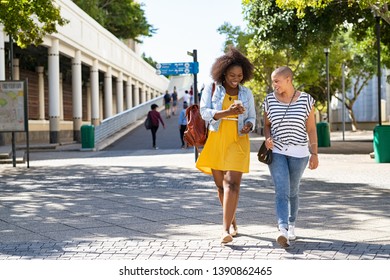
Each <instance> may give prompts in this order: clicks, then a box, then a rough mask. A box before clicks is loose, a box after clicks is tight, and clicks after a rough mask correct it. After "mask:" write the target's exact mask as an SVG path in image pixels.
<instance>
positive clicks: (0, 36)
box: [0, 26, 5, 81]
mask: <svg viewBox="0 0 390 280" xmlns="http://www.w3.org/2000/svg"><path fill="white" fill-rule="evenodd" d="M4 40H5V34H4V31H3V26H0V81H3V80H5V44H4Z"/></svg>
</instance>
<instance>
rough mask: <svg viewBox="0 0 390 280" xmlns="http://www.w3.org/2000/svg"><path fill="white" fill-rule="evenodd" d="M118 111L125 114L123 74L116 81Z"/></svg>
mask: <svg viewBox="0 0 390 280" xmlns="http://www.w3.org/2000/svg"><path fill="white" fill-rule="evenodd" d="M116 111H117V113H121V112H123V73H122V72H119V75H118V78H117V80H116Z"/></svg>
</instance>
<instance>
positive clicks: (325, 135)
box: [317, 122, 330, 147]
mask: <svg viewBox="0 0 390 280" xmlns="http://www.w3.org/2000/svg"><path fill="white" fill-rule="evenodd" d="M317 140H318V147H330V128H329V123H327V122H319V123H317Z"/></svg>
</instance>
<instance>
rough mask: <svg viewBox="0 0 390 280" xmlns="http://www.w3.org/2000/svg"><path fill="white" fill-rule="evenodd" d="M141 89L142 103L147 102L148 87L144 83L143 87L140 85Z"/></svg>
mask: <svg viewBox="0 0 390 280" xmlns="http://www.w3.org/2000/svg"><path fill="white" fill-rule="evenodd" d="M140 89H141V103H145V102H146V90H145V89H146V87H145V84H143V85H142V87H140Z"/></svg>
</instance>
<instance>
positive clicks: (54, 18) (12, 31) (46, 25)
mask: <svg viewBox="0 0 390 280" xmlns="http://www.w3.org/2000/svg"><path fill="white" fill-rule="evenodd" d="M67 22H68V21H67V20H66V19H64V18H62V17H61V15H60V8H59V7H57V6H56V3H55V1H51V0H34V1H32V0H17V1H13V0H2V1H1V2H0V24H2V25H4V31H5V32H6V33H7V34H9V35H11V36H12V38H13V39H14V40H15V41H16V43H17V45H18V46H20V47H21V48H26V47H27V46H29V45H31V44H34V45H39V44H41V43H42V41H43V37H44V36H45V35H46V34H51V33H55V32H57V25H60V26H63V25H65V24H66V23H67Z"/></svg>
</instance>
